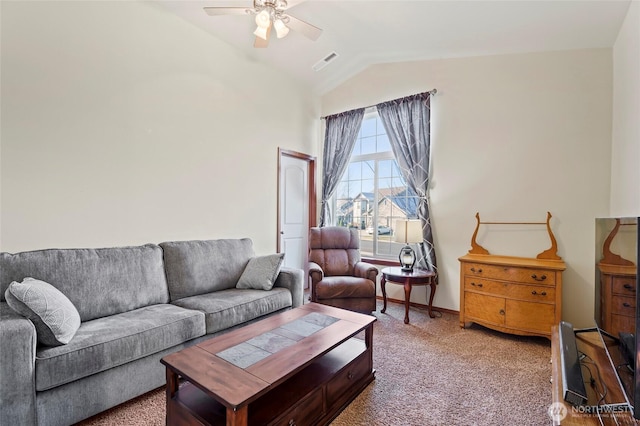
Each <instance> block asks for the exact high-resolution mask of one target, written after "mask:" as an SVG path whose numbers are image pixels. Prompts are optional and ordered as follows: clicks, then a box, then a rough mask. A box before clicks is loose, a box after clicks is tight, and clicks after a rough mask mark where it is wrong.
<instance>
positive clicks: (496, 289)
mask: <svg viewBox="0 0 640 426" xmlns="http://www.w3.org/2000/svg"><path fill="white" fill-rule="evenodd" d="M508 286H509V284H508V283H505V282H498V281H492V280H487V279H484V278H482V277H465V278H464V289H465V291H477V292H481V293H486V294H494V295H497V296H504V295H506V294H507V287H508Z"/></svg>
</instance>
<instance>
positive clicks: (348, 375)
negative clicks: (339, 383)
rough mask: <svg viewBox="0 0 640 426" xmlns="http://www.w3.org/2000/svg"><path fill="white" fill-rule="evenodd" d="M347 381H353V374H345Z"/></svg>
mask: <svg viewBox="0 0 640 426" xmlns="http://www.w3.org/2000/svg"><path fill="white" fill-rule="evenodd" d="M347 379H349V380H351V379H353V373H352V372H351V371H349V374H347Z"/></svg>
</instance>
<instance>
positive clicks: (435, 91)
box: [320, 89, 438, 120]
mask: <svg viewBox="0 0 640 426" xmlns="http://www.w3.org/2000/svg"><path fill="white" fill-rule="evenodd" d="M424 93H428V94H430V95H431V96H433V95H435V94H436V93H438V89H431V90H429V91H427V92H424ZM410 96H415V95H410ZM410 96H405V97H407V98H408V97H410ZM405 97H403V98H405ZM403 98H398V99H403ZM398 99H394V100H398ZM386 102H389V101H386ZM378 103H379V104H383V103H384V102H378ZM376 105H378V104H375V105H368V106H366V107H360V108H364V109H367V108H373V107H374V106H376ZM360 108H356V109H360ZM345 112H348V111H343V112H339V113H337V114H343V113H345ZM332 115H336V114H329V115H325V116H322V117H320V120H324V119H325V118H327V117H330V116H332Z"/></svg>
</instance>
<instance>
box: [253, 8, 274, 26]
mask: <svg viewBox="0 0 640 426" xmlns="http://www.w3.org/2000/svg"><path fill="white" fill-rule="evenodd" d="M256 25H257V26H258V28H264V29H265V30H266V29H267V28H269V25H271V15H269V12H267V10H266V9H263V10H262V11H261V12H260V13H258V14H257V15H256Z"/></svg>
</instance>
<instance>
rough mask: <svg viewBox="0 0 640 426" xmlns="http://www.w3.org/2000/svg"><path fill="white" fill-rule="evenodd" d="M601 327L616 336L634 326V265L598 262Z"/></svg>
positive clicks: (632, 328) (628, 331) (631, 329)
mask: <svg viewBox="0 0 640 426" xmlns="http://www.w3.org/2000/svg"><path fill="white" fill-rule="evenodd" d="M598 270H599V271H600V292H601V293H600V303H601V306H600V316H601V318H600V319H601V321H600V324H601V328H602V329H604V330H606V331H608V332H609V333H611V334H612V335H614V336H617V335H618V333H620V332H621V331H625V332H627V333H633V332H634V330H635V328H636V323H635V321H636V267H635V266H623V265H609V264H605V263H602V262H601V263H599V264H598Z"/></svg>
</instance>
